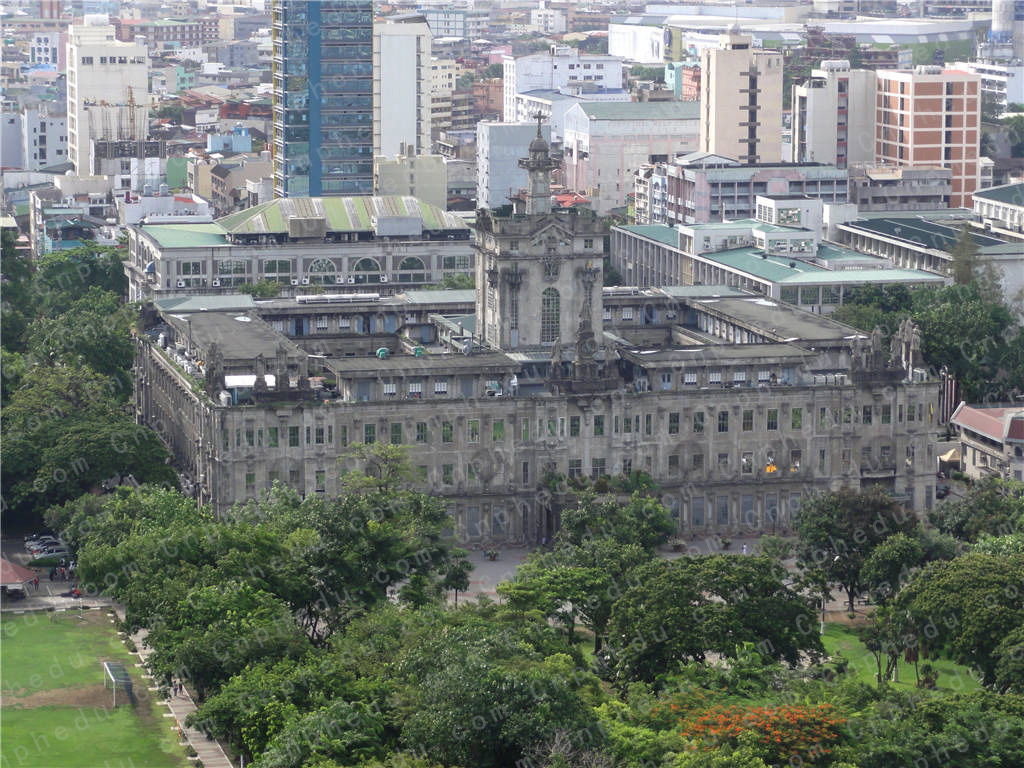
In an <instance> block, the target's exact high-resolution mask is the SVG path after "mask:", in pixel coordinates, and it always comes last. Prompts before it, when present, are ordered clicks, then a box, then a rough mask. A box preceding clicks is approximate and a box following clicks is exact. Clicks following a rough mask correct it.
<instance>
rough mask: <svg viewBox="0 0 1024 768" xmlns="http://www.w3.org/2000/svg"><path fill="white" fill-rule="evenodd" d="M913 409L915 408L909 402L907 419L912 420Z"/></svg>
mask: <svg viewBox="0 0 1024 768" xmlns="http://www.w3.org/2000/svg"><path fill="white" fill-rule="evenodd" d="M914 410H915V408H914V404H913V403H911V404H910V405H908V406H907V421H913V420H914Z"/></svg>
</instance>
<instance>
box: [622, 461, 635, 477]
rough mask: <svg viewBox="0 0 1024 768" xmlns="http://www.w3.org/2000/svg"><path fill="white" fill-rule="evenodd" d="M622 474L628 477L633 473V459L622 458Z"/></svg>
mask: <svg viewBox="0 0 1024 768" xmlns="http://www.w3.org/2000/svg"><path fill="white" fill-rule="evenodd" d="M622 474H624V475H625V476H626V477H629V476H630V475H631V474H633V460H632V459H623V460H622Z"/></svg>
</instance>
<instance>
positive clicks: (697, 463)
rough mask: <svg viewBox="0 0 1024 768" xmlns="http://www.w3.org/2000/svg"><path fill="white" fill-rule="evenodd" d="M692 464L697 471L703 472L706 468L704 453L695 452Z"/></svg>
mask: <svg viewBox="0 0 1024 768" xmlns="http://www.w3.org/2000/svg"><path fill="white" fill-rule="evenodd" d="M692 466H693V470H694V471H695V472H701V471H703V470H704V454H703V453H695V454H693V461H692Z"/></svg>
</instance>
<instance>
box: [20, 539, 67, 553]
mask: <svg viewBox="0 0 1024 768" xmlns="http://www.w3.org/2000/svg"><path fill="white" fill-rule="evenodd" d="M63 546H64V545H63V544H62V543H61V542H59V541H44V542H42V543H39V544H34V545H32V546H31V547H29V549H28V551H29V552H30V553H31V554H33V555H34V554H36V553H38V552H43V551H44V550H47V549H52V548H53V547H63Z"/></svg>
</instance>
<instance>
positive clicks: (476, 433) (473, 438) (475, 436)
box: [466, 419, 480, 443]
mask: <svg viewBox="0 0 1024 768" xmlns="http://www.w3.org/2000/svg"><path fill="white" fill-rule="evenodd" d="M466 437H467V438H468V439H469V442H471V443H479V442H480V419H470V420H469V423H468V424H467V426H466Z"/></svg>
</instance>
